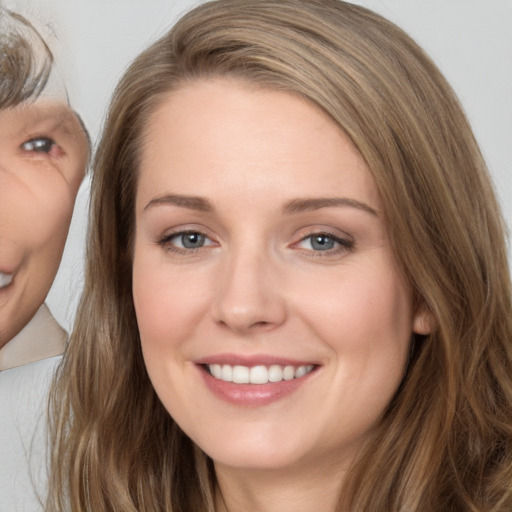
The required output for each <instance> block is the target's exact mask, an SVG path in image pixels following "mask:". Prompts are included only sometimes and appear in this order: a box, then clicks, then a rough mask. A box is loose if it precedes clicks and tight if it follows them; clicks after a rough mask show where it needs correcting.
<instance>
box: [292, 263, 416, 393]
mask: <svg viewBox="0 0 512 512" xmlns="http://www.w3.org/2000/svg"><path fill="white" fill-rule="evenodd" d="M333 283H336V285H335V286H333ZM297 296H298V295H297ZM301 297H302V298H301V299H300V300H301V301H302V303H301V306H300V310H301V311H302V313H303V315H302V316H303V318H304V322H305V323H306V324H307V325H308V327H309V329H310V330H312V331H313V332H315V333H316V335H317V336H318V337H319V338H321V339H323V340H324V342H325V343H326V344H327V345H328V346H329V348H330V349H331V351H332V353H333V354H334V355H335V357H336V359H337V360H338V361H339V363H340V364H341V365H343V366H344V369H345V372H346V374H350V375H352V376H353V377H354V380H353V382H361V381H364V380H366V381H368V382H370V381H371V380H372V379H375V378H379V375H381V374H389V373H390V372H391V373H396V374H397V375H398V376H397V378H398V377H400V378H401V373H402V369H403V366H404V364H405V361H406V359H407V354H408V350H409V343H410V338H411V334H412V296H411V293H410V291H409V289H408V287H407V286H405V285H404V284H403V282H402V280H401V279H400V278H399V276H398V273H397V272H396V271H395V270H394V269H393V267H392V266H390V265H378V266H374V267H372V266H370V265H367V266H364V267H362V269H361V271H359V270H358V269H357V268H347V269H345V270H344V271H343V272H340V273H339V275H338V276H336V277H335V278H333V276H330V279H326V280H325V281H322V280H321V279H320V280H316V281H315V289H314V290H310V292H309V293H308V294H302V296H301ZM358 385H359V384H358Z"/></svg>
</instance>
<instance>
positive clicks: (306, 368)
mask: <svg viewBox="0 0 512 512" xmlns="http://www.w3.org/2000/svg"><path fill="white" fill-rule="evenodd" d="M204 368H205V369H206V371H207V372H208V373H209V374H210V375H211V376H212V377H214V378H215V379H217V380H222V381H224V382H232V383H234V384H268V383H271V382H281V381H283V380H285V381H289V380H294V379H300V378H301V377H304V376H305V375H307V374H309V373H311V372H312V371H313V370H314V369H315V365H313V364H308V365H301V366H292V365H286V366H281V365H277V364H273V365H270V366H265V365H256V366H242V365H230V364H205V365H204Z"/></svg>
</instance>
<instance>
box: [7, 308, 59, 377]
mask: <svg viewBox="0 0 512 512" xmlns="http://www.w3.org/2000/svg"><path fill="white" fill-rule="evenodd" d="M66 339H67V336H66V331H64V329H62V327H61V326H60V325H59V324H58V323H57V322H56V321H55V319H54V318H53V316H52V314H51V313H50V310H49V309H48V307H47V306H46V304H43V305H42V306H41V307H40V308H39V310H38V311H37V313H36V314H35V315H34V317H33V318H32V320H31V321H30V322H29V323H28V324H27V325H26V326H25V327H24V328H23V330H22V331H21V332H20V333H19V334H18V335H17V336H15V337H14V338H13V339H12V340H10V341H9V342H7V344H6V345H4V346H3V347H2V348H0V372H1V371H3V370H8V369H9V368H15V367H17V366H22V365H24V364H29V363H34V362H36V361H41V360H42V359H47V358H49V357H54V356H58V355H61V354H62V352H64V348H65V347H66Z"/></svg>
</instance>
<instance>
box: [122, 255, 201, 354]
mask: <svg viewBox="0 0 512 512" xmlns="http://www.w3.org/2000/svg"><path fill="white" fill-rule="evenodd" d="M158 251H159V249H157V250H156V251H155V252H158ZM152 252H153V251H145V250H141V251H139V250H138V249H137V246H136V248H135V254H134V261H133V289H132V290H133V301H134V306H135V313H136V316H137V323H138V327H139V332H140V337H141V342H142V345H143V349H144V350H145V352H146V353H147V352H148V351H156V352H161V351H169V350H173V349H174V348H176V346H177V345H179V344H181V343H183V342H186V341H187V339H188V338H189V337H190V336H191V334H192V332H193V331H194V329H195V328H196V327H197V323H198V321H199V317H202V314H203V312H204V310H205V308H206V303H207V298H206V296H207V294H206V293H205V288H206V285H205V279H203V278H202V277H201V273H200V272H198V271H197V270H194V271H192V270H191V271H190V272H186V271H183V268H179V269H178V271H175V272H173V271H172V267H171V266H170V265H166V264H165V261H164V262H162V259H165V255H164V256H162V255H158V254H151V253H152ZM148 253H150V254H148ZM155 256H156V257H155Z"/></svg>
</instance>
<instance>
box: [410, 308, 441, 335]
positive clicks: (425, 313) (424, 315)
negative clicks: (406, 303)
mask: <svg viewBox="0 0 512 512" xmlns="http://www.w3.org/2000/svg"><path fill="white" fill-rule="evenodd" d="M436 325H437V321H436V319H435V317H434V315H433V313H432V311H430V308H429V307H428V306H427V305H426V304H423V305H422V306H420V307H418V309H417V311H416V313H415V314H414V318H413V323H412V330H413V332H414V333H415V334H420V335H423V336H426V335H427V334H431V333H432V331H434V329H435V328H436Z"/></svg>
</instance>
